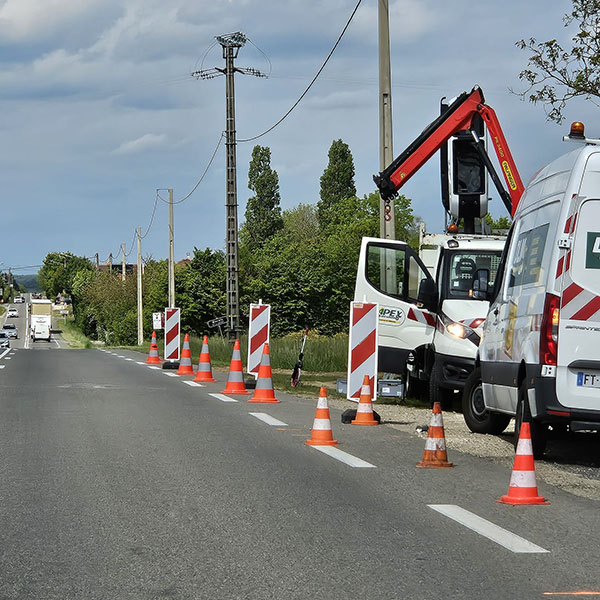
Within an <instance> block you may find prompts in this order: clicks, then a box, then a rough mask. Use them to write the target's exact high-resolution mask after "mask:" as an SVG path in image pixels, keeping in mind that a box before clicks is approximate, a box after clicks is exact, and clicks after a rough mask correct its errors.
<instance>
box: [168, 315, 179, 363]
mask: <svg viewBox="0 0 600 600" xmlns="http://www.w3.org/2000/svg"><path fill="white" fill-rule="evenodd" d="M165 359H166V360H179V309H178V308H165Z"/></svg>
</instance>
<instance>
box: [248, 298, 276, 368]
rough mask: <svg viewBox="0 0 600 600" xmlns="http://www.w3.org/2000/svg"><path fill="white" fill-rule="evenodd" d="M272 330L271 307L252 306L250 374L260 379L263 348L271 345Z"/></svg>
mask: <svg viewBox="0 0 600 600" xmlns="http://www.w3.org/2000/svg"><path fill="white" fill-rule="evenodd" d="M270 328H271V305H270V304H262V303H260V304H251V305H250V328H249V331H248V362H247V363H246V364H247V369H248V373H251V374H252V375H254V377H258V367H260V359H261V357H262V352H263V346H264V345H265V344H268V343H269V332H270Z"/></svg>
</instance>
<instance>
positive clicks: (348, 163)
mask: <svg viewBox="0 0 600 600" xmlns="http://www.w3.org/2000/svg"><path fill="white" fill-rule="evenodd" d="M328 157H329V163H328V164H327V167H326V169H325V171H323V175H321V193H320V200H319V201H318V203H317V216H318V218H319V224H320V225H321V229H323V230H325V229H326V228H327V227H329V226H331V225H335V224H336V223H337V222H336V221H335V217H336V214H337V213H336V210H335V207H336V205H337V204H339V203H340V202H341V201H343V200H345V199H346V198H353V197H355V196H356V186H355V184H354V159H353V158H352V153H351V152H350V148H349V147H348V144H346V143H345V142H343V141H342V140H334V141H333V143H332V144H331V147H330V148H329V153H328Z"/></svg>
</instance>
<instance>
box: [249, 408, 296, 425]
mask: <svg viewBox="0 0 600 600" xmlns="http://www.w3.org/2000/svg"><path fill="white" fill-rule="evenodd" d="M248 414H249V415H252V416H253V417H256V418H257V419H258V420H259V421H262V422H263V423H266V424H267V425H271V426H273V427H287V423H284V422H283V421H280V420H279V419H276V418H275V417H272V416H271V415H268V414H267V413H254V412H252V413H248Z"/></svg>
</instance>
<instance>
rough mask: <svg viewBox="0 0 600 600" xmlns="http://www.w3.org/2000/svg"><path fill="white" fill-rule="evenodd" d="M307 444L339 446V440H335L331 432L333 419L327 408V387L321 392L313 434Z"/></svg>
mask: <svg viewBox="0 0 600 600" xmlns="http://www.w3.org/2000/svg"><path fill="white" fill-rule="evenodd" d="M305 443H306V444H308V445H309V446H337V440H334V439H333V432H332V431H331V419H330V418H329V407H328V406H327V388H325V387H322V388H321V389H320V391H319V400H318V401H317V412H316V413H315V420H314V421H313V427H312V434H311V437H310V440H306V442H305Z"/></svg>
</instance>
